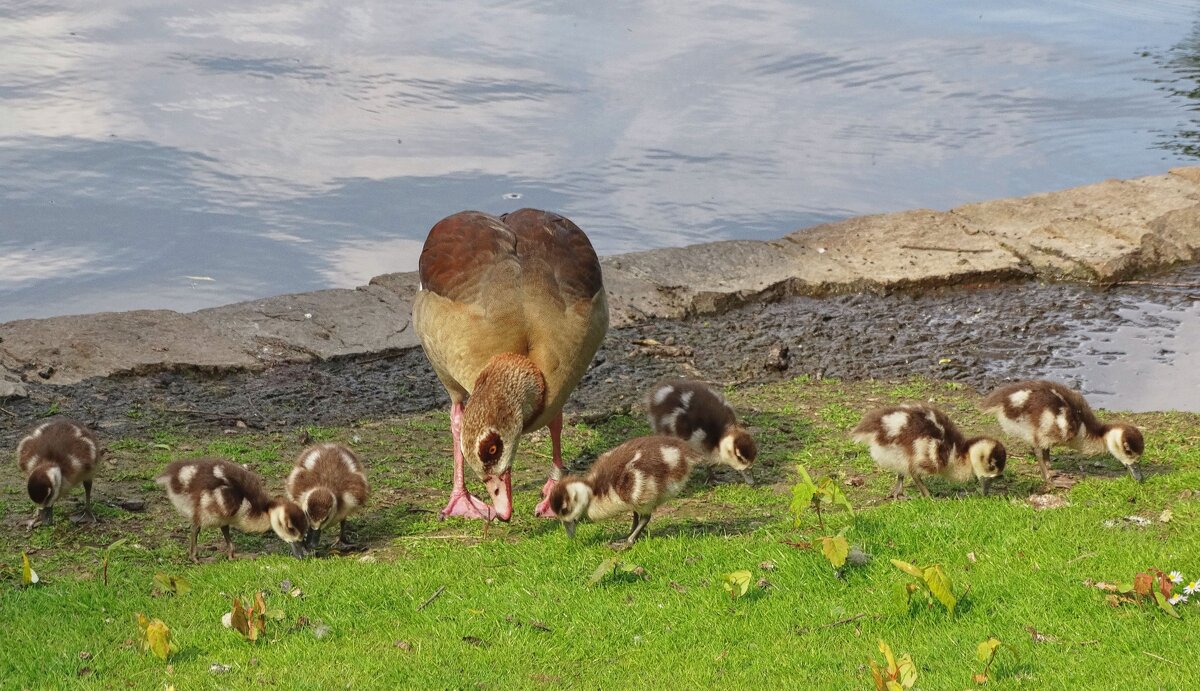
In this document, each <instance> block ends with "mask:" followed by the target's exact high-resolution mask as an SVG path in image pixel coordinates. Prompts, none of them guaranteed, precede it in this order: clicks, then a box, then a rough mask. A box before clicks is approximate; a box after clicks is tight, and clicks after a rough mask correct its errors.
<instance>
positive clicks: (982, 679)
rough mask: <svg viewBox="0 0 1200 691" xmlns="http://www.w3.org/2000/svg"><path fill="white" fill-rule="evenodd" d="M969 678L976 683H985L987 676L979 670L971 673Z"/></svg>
mask: <svg viewBox="0 0 1200 691" xmlns="http://www.w3.org/2000/svg"><path fill="white" fill-rule="evenodd" d="M971 680H972V681H974V682H975V683H976V684H986V683H987V680H988V676H987V675H986V674H984V673H983V672H980V673H978V674H975V675H973V676H972V677H971Z"/></svg>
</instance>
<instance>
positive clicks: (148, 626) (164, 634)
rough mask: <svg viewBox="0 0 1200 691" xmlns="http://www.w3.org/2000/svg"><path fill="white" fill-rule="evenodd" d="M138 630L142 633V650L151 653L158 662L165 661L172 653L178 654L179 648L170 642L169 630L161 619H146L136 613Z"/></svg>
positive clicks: (173, 642) (139, 613) (144, 616)
mask: <svg viewBox="0 0 1200 691" xmlns="http://www.w3.org/2000/svg"><path fill="white" fill-rule="evenodd" d="M137 623H138V628H139V629H141V632H142V650H144V651H148V652H150V653H153V654H154V656H155V657H157V658H158V659H160V660H164V661H165V660H166V659H167V658H168V657H170V655H171V654H172V653H176V652H179V646H178V645H177V644H176V643H175V641H173V640H171V629H169V628H167V625H166V624H164V623H163V621H162V619H153V620H151V619H147V618H146V615H144V614H142V613H141V612H138V614H137Z"/></svg>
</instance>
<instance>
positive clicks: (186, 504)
mask: <svg viewBox="0 0 1200 691" xmlns="http://www.w3.org/2000/svg"><path fill="white" fill-rule="evenodd" d="M155 482H157V483H158V484H160V485H162V486H163V488H165V489H166V490H167V497H169V498H170V499H171V503H172V504H174V505H175V508H176V509H177V510H178V511H179V513H181V514H183V515H184V516H186V517H187V518H189V519H191V521H192V537H191V541H190V542H189V544H188V559H191V560H192V562H194V563H197V564H198V563H200V558H199V557H198V556H197V554H196V540H197V538H198V537H199V535H200V529H201V528H206V527H211V526H220V527H221V535H222V536H223V537H224V538H225V552H226V554H227V555H228V556H229V558H230V559H233V556H234V555H233V538H232V536H231V535H230V534H229V528H230V526H233V527H236V528H237V529H238V530H241V531H243V532H247V533H263V532H266V531H267V530H268V529H270V530H274V531H275V534H276V535H278V536H279V539H281V540H283V541H284V542H286V543H287V544H288V545H290V546H291V548H292V554H293V555H294V556H295V557H296V558H298V559H299V558H303V557H304V546H303V542H302V541H303V539H304V535H305V532H306V531H307V530H308V519H307V518H305V516H304V510H303V509H301V508H300V507H299V506H297V505H296V504H295V503H294V502H292V501H291V500H289V499H287V498H286V497H271V496H269V495H268V494H267V492H266V490H264V489H263V482H262V478H261V477H259V476H258V474H257V473H255V472H254V471H252V470H249V469H247V468H245V467H243V466H240V465H238V464H237V463H233V462H231V461H226V460H222V459H219V458H191V459H187V460H182V461H175V462H174V463H171V464H170V465H168V466H167V467H166V469H165V470H163V472H162V473H160V474H159V475H158V477H156V478H155Z"/></svg>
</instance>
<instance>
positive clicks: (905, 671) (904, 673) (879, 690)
mask: <svg viewBox="0 0 1200 691" xmlns="http://www.w3.org/2000/svg"><path fill="white" fill-rule="evenodd" d="M879 652H881V653H883V661H884V664H883V666H880V665H879V663H878V662H877V661H876V660H875V659H874V658H871V660H870V663H871V677H872V678H873V679H874V680H875V689H876V691H904V689H911V688H912V687H913V685H915V684H916V683H917V666H916V665H914V664H913V661H912V657H911V656H910V655H908V654H907V653H906V654H904V655H902V656H900V659H898V660H897V659H896V656H895V655H894V654H892V648H891V646H889V645H888V644H887V643H884V642H883V641H882V640H881V641H879Z"/></svg>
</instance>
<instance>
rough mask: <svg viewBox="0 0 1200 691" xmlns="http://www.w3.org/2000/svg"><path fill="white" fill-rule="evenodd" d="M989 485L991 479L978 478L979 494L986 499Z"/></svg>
mask: <svg viewBox="0 0 1200 691" xmlns="http://www.w3.org/2000/svg"><path fill="white" fill-rule="evenodd" d="M991 484H992V478H990V477H981V478H979V493H980V494H981V495H983V496H985V497H986V496H987V493H988V487H990V486H991Z"/></svg>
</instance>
